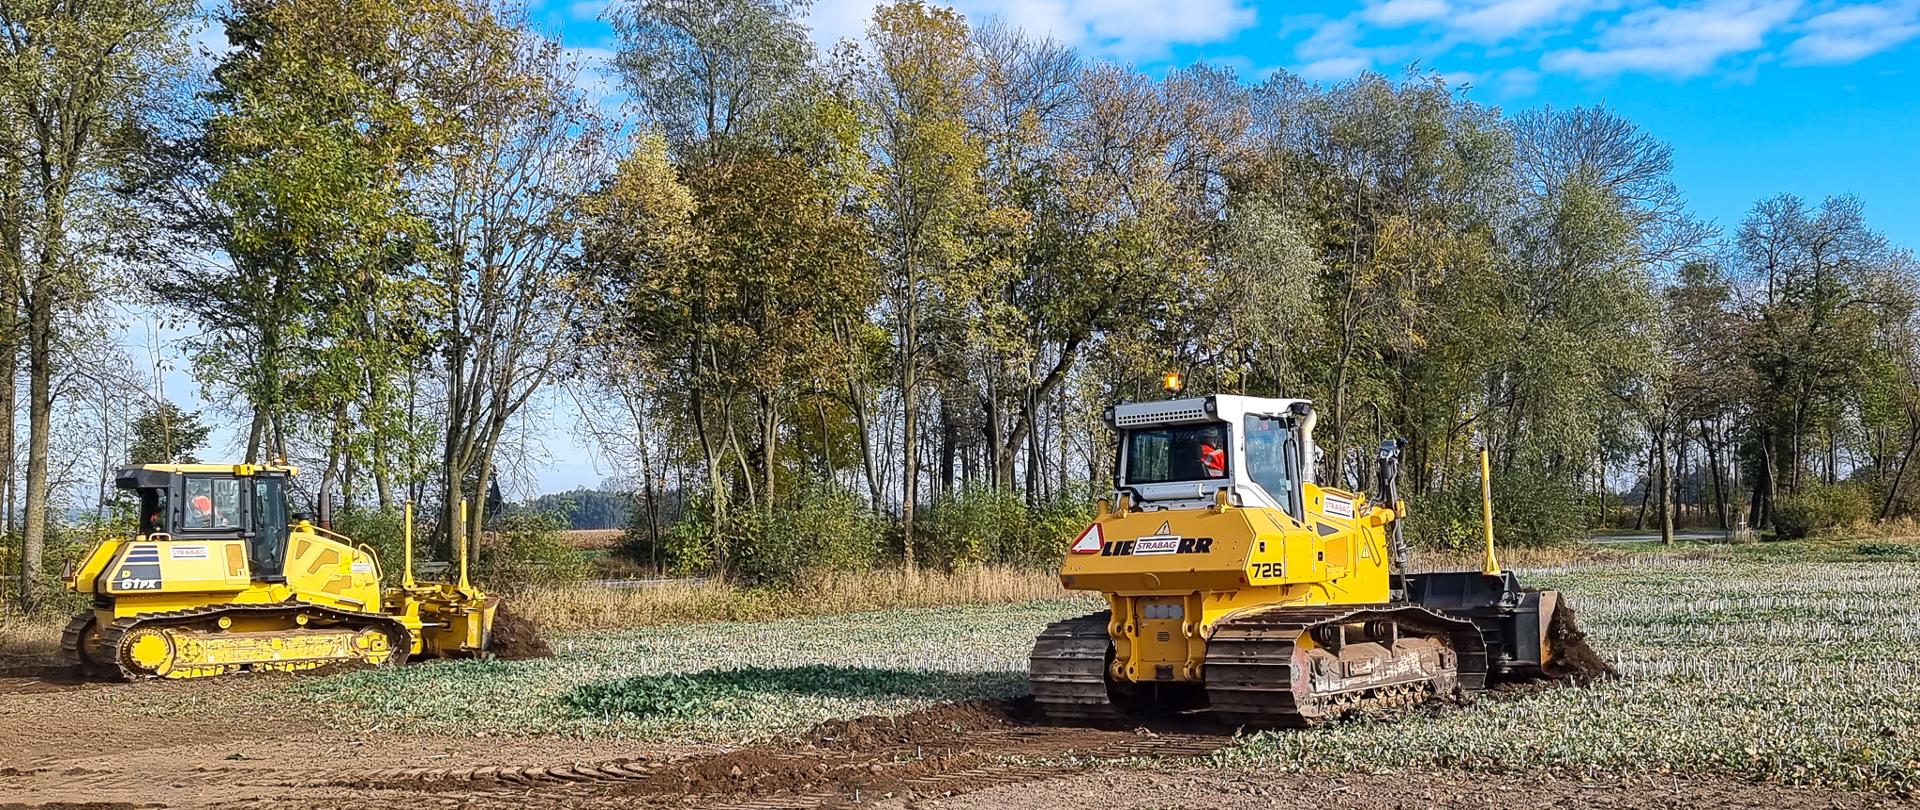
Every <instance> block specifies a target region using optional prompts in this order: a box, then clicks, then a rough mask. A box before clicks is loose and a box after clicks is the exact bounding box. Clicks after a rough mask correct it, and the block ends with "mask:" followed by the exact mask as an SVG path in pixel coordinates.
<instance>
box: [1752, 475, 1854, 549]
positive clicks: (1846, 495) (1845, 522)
mask: <svg viewBox="0 0 1920 810" xmlns="http://www.w3.org/2000/svg"><path fill="white" fill-rule="evenodd" d="M1873 514H1874V491H1873V489H1872V487H1870V486H1868V485H1867V484H1865V483H1862V482H1858V481H1846V482H1842V483H1839V484H1807V485H1803V486H1801V487H1800V491H1798V492H1795V493H1792V494H1790V495H1781V496H1780V497H1779V498H1777V499H1776V500H1775V501H1774V506H1773V529H1774V535H1775V536H1776V537H1778V538H1779V539H1782V540H1795V539H1799V538H1802V537H1809V536H1812V535H1815V534H1819V533H1821V532H1825V531H1831V530H1834V529H1846V528H1851V527H1853V526H1855V525H1857V524H1860V523H1865V522H1866V521H1868V520H1871V519H1872V518H1873Z"/></svg>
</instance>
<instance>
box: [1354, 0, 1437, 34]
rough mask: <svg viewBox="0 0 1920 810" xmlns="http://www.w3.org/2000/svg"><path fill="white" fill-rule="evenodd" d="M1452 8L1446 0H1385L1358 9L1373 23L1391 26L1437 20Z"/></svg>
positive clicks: (1363, 16) (1361, 14)
mask: <svg viewBox="0 0 1920 810" xmlns="http://www.w3.org/2000/svg"><path fill="white" fill-rule="evenodd" d="M1452 10H1453V7H1452V6H1450V5H1448V4H1447V0H1386V2H1384V3H1372V4H1369V5H1368V6H1367V7H1366V8H1364V9H1362V10H1361V11H1360V16H1361V17H1362V18H1363V19H1365V20H1366V21H1367V22H1370V23H1373V24H1375V25H1383V26H1387V27H1393V26H1400V25H1407V24H1409V23H1417V22H1426V21H1428V20H1437V19H1440V18H1441V17H1445V16H1447V14H1448V12H1451V11H1452Z"/></svg>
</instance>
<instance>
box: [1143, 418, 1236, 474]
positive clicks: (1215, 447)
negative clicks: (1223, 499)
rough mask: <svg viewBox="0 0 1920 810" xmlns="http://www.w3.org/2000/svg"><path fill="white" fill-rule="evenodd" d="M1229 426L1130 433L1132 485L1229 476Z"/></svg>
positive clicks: (1185, 426)
mask: <svg viewBox="0 0 1920 810" xmlns="http://www.w3.org/2000/svg"><path fill="white" fill-rule="evenodd" d="M1228 455H1229V454H1228V453H1227V426H1226V425H1222V424H1207V425H1168V426H1164V427H1151V428H1139V429H1136V430H1130V431H1127V469H1126V471H1125V472H1126V479H1127V483H1129V484H1164V483H1167V482H1169V481H1208V480H1217V479H1222V478H1226V477H1227V469H1228V464H1229V461H1228Z"/></svg>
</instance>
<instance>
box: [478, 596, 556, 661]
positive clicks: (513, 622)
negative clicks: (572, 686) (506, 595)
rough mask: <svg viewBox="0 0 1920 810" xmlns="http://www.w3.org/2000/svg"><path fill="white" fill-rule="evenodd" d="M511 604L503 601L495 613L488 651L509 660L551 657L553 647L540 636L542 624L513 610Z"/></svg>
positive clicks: (496, 656)
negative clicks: (535, 622)
mask: <svg viewBox="0 0 1920 810" xmlns="http://www.w3.org/2000/svg"><path fill="white" fill-rule="evenodd" d="M509 604H511V603H502V604H501V605H500V609H499V610H497V611H495V612H494V614H493V634H492V636H490V637H489V639H488V642H487V651H488V652H491V653H493V655H494V657H495V658H500V659H503V660H507V661H526V660H529V659H533V658H551V657H552V656H553V648H552V647H550V646H548V645H547V640H546V639H544V638H541V637H540V626H539V625H537V624H534V623H533V620H532V619H529V618H527V617H525V616H522V615H520V614H518V613H515V612H513V609H512V608H511V607H509Z"/></svg>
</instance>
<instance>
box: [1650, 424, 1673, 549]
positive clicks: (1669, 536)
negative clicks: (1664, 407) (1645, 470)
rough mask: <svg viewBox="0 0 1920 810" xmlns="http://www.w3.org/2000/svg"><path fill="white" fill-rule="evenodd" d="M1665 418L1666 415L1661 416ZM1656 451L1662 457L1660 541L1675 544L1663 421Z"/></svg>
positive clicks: (1665, 431)
mask: <svg viewBox="0 0 1920 810" xmlns="http://www.w3.org/2000/svg"><path fill="white" fill-rule="evenodd" d="M1661 418H1662V419H1663V420H1664V419H1665V416H1664V415H1663V416H1662V417H1661ZM1654 436H1655V439H1654V446H1655V448H1656V450H1655V452H1656V453H1657V454H1658V455H1659V458H1660V542H1661V543H1663V544H1665V545H1669V546H1671V545H1673V476H1672V475H1670V474H1669V468H1668V466H1667V426H1666V424H1665V423H1664V421H1663V423H1662V424H1661V425H1660V428H1659V430H1657V431H1656V432H1655V433H1654Z"/></svg>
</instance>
